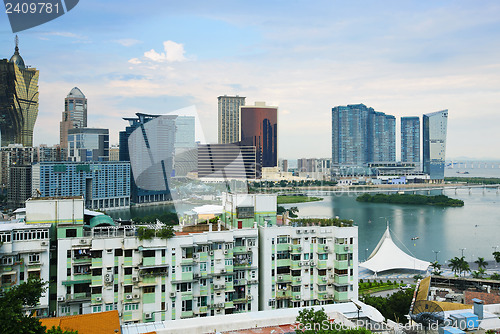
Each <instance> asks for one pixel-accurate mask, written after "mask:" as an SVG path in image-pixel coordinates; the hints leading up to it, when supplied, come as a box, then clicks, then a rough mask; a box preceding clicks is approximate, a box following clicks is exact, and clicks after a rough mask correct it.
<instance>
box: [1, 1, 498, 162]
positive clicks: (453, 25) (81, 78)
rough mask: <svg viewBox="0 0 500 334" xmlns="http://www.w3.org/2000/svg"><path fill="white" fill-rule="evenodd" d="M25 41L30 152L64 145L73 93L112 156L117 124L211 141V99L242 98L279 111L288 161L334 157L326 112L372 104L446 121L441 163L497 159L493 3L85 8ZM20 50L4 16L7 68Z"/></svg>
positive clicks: (112, 4) (99, 4)
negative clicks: (151, 117) (34, 111)
mask: <svg viewBox="0 0 500 334" xmlns="http://www.w3.org/2000/svg"><path fill="white" fill-rule="evenodd" d="M18 35H19V40H20V42H19V48H20V54H21V56H22V57H23V58H24V61H25V63H26V64H27V65H31V66H33V67H36V68H37V69H39V70H40V80H39V87H40V88H39V89H40V107H39V114H38V119H37V123H36V125H35V133H34V144H41V143H44V144H48V145H53V144H57V143H58V142H59V122H60V121H61V115H62V112H63V109H64V98H65V97H66V95H67V94H68V93H69V91H70V90H71V89H72V88H73V87H75V86H77V87H79V88H80V89H81V90H82V91H83V93H84V94H85V95H86V97H87V98H88V126H89V127H105V128H109V129H110V143H111V144H117V143H118V132H119V131H121V130H123V129H124V128H125V126H126V125H127V122H125V121H124V120H122V117H131V116H134V114H135V113H137V112H144V113H153V114H163V113H168V112H171V111H173V110H176V109H179V108H185V107H191V106H194V107H195V108H196V110H197V112H198V114H199V116H200V120H201V125H202V127H203V132H204V135H205V138H206V141H207V142H213V143H215V142H217V97H218V96H221V95H239V96H245V97H246V104H247V105H253V104H254V102H256V101H265V102H266V103H267V104H268V105H276V106H278V107H279V112H278V122H279V128H278V142H279V156H280V157H282V158H287V159H296V158H302V157H305V158H313V157H316V158H320V157H331V108H332V107H334V106H338V105H347V104H357V103H364V104H365V105H367V106H369V107H373V108H374V109H375V110H377V111H381V112H385V113H387V114H391V115H394V116H396V117H398V118H399V117H401V116H422V114H425V113H430V112H435V111H439V110H443V109H448V110H449V119H448V141H447V158H449V159H459V158H463V157H467V158H474V159H500V149H499V148H498V146H499V144H500V131H499V130H500V113H499V111H500V110H499V109H500V108H499V105H500V43H498V41H499V40H500V2H498V1H458V0H455V1H332V0H328V1H301V0H296V1H281V0H279V1H276V0H267V1H237V0H236V1H235V0H232V1H183V2H181V1H167V0H159V1H156V0H145V1H140V2H137V1H128V0H121V1H116V0H106V1H102V0H82V1H80V2H79V4H78V5H77V6H76V7H75V8H74V9H73V10H71V11H70V12H68V13H66V14H65V15H63V16H61V17H59V18H57V19H55V20H53V21H51V22H48V23H46V24H43V25H41V26H38V27H35V28H32V29H29V30H26V31H23V32H20V33H18ZM13 51H14V34H13V33H12V31H11V28H10V25H9V22H8V19H7V15H6V14H5V13H4V12H2V13H0V58H10V56H11V55H12V54H13ZM397 124H398V126H397V128H398V134H399V119H398V120H397ZM398 137H399V135H398ZM398 142H399V138H398ZM398 151H399V148H398Z"/></svg>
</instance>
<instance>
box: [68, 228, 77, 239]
mask: <svg viewBox="0 0 500 334" xmlns="http://www.w3.org/2000/svg"><path fill="white" fill-rule="evenodd" d="M66 238H76V228H68V229H67V230H66Z"/></svg>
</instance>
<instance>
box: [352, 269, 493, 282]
mask: <svg viewBox="0 0 500 334" xmlns="http://www.w3.org/2000/svg"><path fill="white" fill-rule="evenodd" d="M441 271H442V273H441V276H444V277H455V273H454V272H453V271H452V270H451V269H449V268H442V269H441ZM431 272H432V268H430V267H429V270H427V272H420V275H422V276H427V275H430V274H431ZM494 273H497V274H500V268H489V269H487V270H486V274H485V277H489V276H490V275H492V274H494ZM417 274H418V272H415V271H408V270H401V271H396V270H391V271H387V272H383V273H378V274H377V275H375V274H374V273H373V272H372V271H371V270H368V269H366V268H362V267H359V272H358V277H359V279H363V280H365V279H386V280H397V279H402V280H403V279H412V278H413V277H414V276H415V275H417ZM463 277H467V278H472V275H471V272H468V273H467V274H466V275H464V276H463Z"/></svg>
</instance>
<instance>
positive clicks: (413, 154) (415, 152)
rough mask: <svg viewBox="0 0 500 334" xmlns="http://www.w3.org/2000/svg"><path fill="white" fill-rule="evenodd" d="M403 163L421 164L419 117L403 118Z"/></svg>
mask: <svg viewBox="0 0 500 334" xmlns="http://www.w3.org/2000/svg"><path fill="white" fill-rule="evenodd" d="M401 161H402V162H420V118H419V117H401Z"/></svg>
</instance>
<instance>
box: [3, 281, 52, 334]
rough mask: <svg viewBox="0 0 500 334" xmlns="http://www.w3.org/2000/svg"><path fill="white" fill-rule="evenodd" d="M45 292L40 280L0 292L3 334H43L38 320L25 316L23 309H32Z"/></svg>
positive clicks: (43, 329) (43, 330) (43, 328)
mask: <svg viewBox="0 0 500 334" xmlns="http://www.w3.org/2000/svg"><path fill="white" fill-rule="evenodd" d="M45 290H46V288H45V287H44V283H43V282H42V281H40V280H29V281H27V282H23V283H21V284H19V285H16V286H14V287H12V288H11V289H9V290H3V291H2V292H0V323H1V324H2V325H3V326H2V330H1V332H2V333H4V334H19V333H29V334H43V333H45V327H44V326H42V324H41V323H40V320H38V319H37V318H34V317H32V316H31V315H29V314H26V312H25V310H24V308H25V307H34V306H36V305H37V303H38V301H39V300H40V296H41V295H42V293H43V292H44V291H45Z"/></svg>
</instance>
